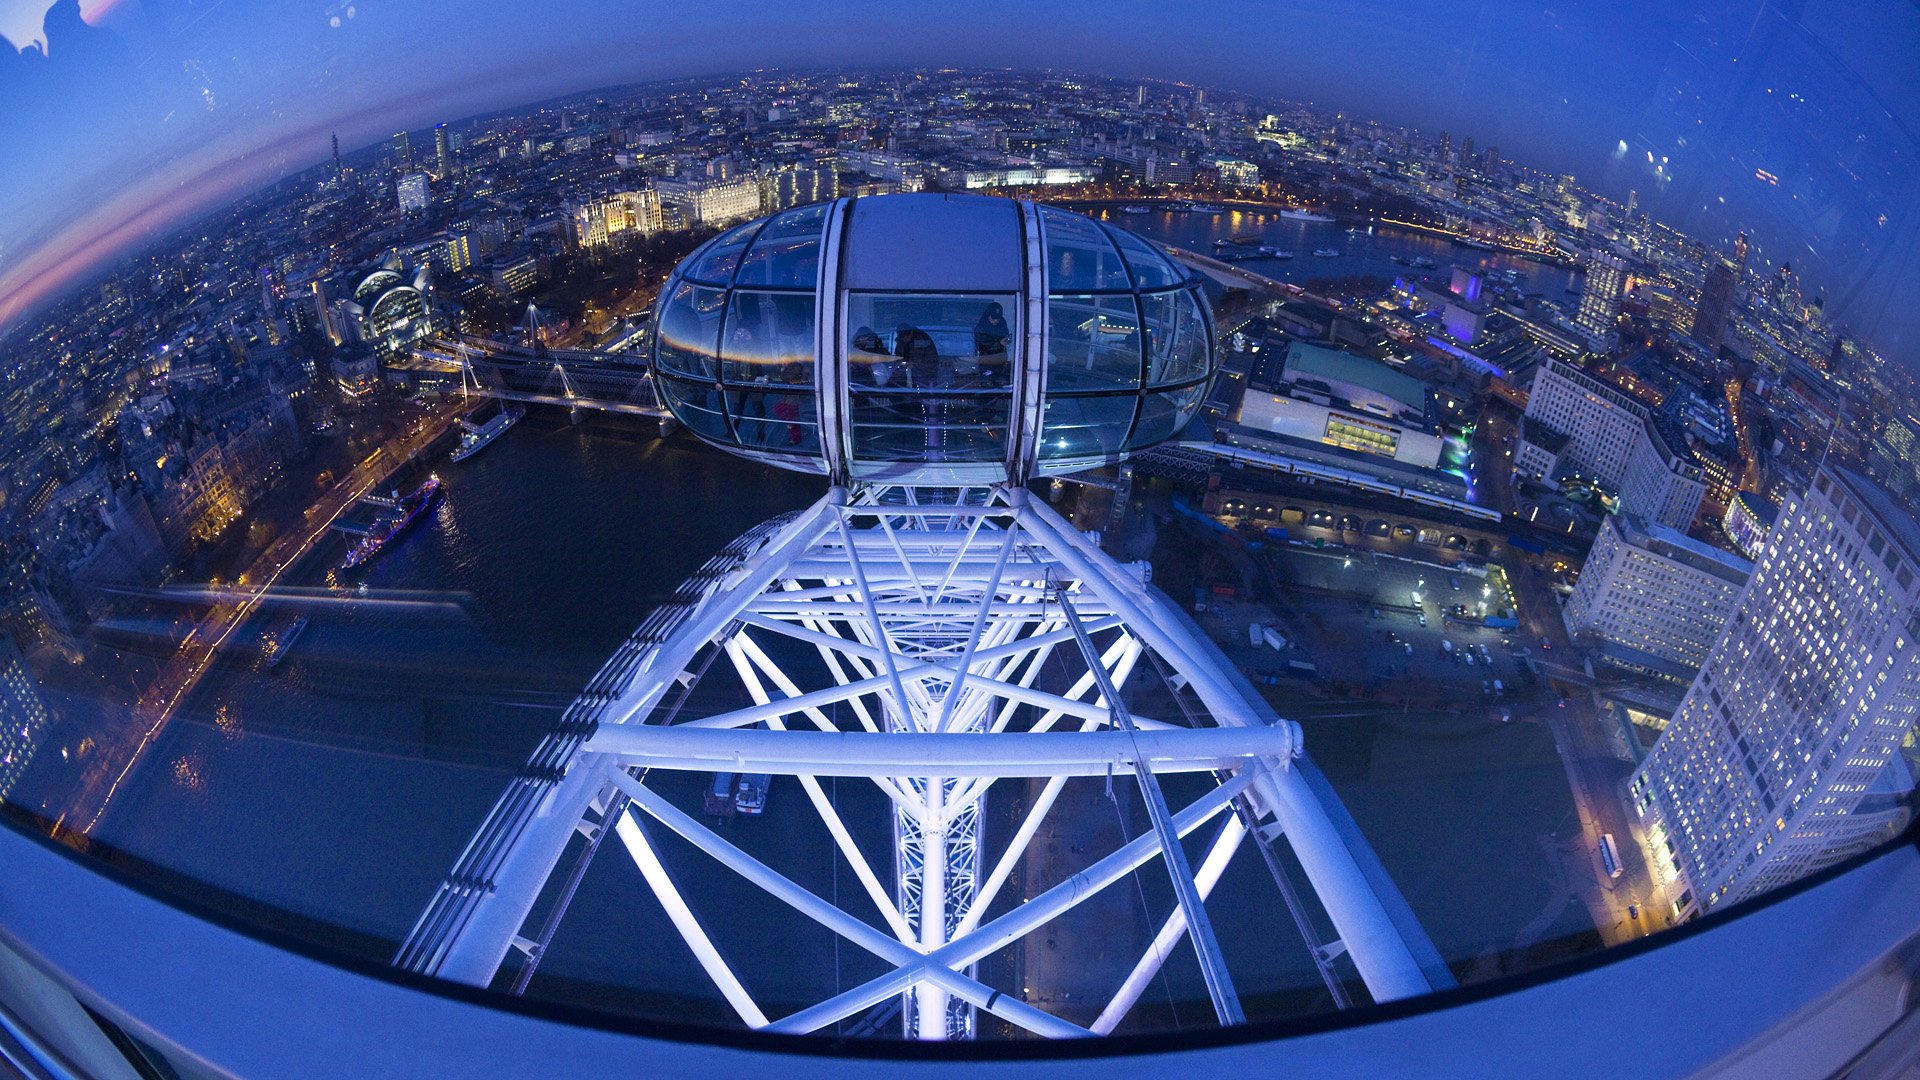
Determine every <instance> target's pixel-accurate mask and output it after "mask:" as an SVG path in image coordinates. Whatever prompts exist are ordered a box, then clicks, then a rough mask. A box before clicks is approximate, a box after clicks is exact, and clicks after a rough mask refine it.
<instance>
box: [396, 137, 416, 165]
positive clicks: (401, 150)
mask: <svg viewBox="0 0 1920 1080" xmlns="http://www.w3.org/2000/svg"><path fill="white" fill-rule="evenodd" d="M393 160H394V164H395V165H396V166H397V167H398V168H399V169H400V171H401V172H409V171H411V170H412V169H413V144H412V143H411V142H410V141H409V140H408V139H407V133H406V132H404V131H396V132H394V133H393Z"/></svg>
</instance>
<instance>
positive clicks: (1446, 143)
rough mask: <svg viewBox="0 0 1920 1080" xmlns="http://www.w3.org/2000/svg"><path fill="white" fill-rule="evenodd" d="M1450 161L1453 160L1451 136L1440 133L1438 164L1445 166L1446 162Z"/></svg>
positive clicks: (1447, 133)
mask: <svg viewBox="0 0 1920 1080" xmlns="http://www.w3.org/2000/svg"><path fill="white" fill-rule="evenodd" d="M1452 160H1453V135H1452V134H1451V133H1449V132H1445V131H1443V132H1441V133H1440V164H1442V165H1445V164H1446V163H1447V162H1449V161H1452Z"/></svg>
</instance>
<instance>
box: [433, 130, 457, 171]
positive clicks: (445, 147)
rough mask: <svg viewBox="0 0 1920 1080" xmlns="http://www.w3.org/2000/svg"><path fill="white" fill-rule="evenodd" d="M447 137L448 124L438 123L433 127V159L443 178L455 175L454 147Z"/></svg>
mask: <svg viewBox="0 0 1920 1080" xmlns="http://www.w3.org/2000/svg"><path fill="white" fill-rule="evenodd" d="M447 139H448V136H447V125H445V124H438V125H436V126H435V127H434V129H433V160H434V167H435V168H437V169H439V170H440V179H441V180H447V179H450V178H451V177H452V176H453V147H452V146H451V145H449V144H448V141H447Z"/></svg>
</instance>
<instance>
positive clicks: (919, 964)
mask: <svg viewBox="0 0 1920 1080" xmlns="http://www.w3.org/2000/svg"><path fill="white" fill-rule="evenodd" d="M607 778H608V780H609V781H610V782H611V783H613V784H614V785H616V786H617V787H619V788H620V790H621V791H624V792H626V795H627V798H629V799H631V800H633V803H634V805H635V806H636V807H638V808H640V809H642V810H645V811H646V812H647V813H648V814H649V815H651V816H652V817H653V818H654V819H655V820H657V821H659V822H660V823H661V824H662V825H665V826H666V827H667V828H669V829H672V830H673V831H674V832H676V833H678V834H680V836H681V837H682V838H684V839H686V840H687V841H688V842H689V843H692V844H693V845H694V846H695V847H698V848H699V849H700V850H702V851H704V852H706V853H707V854H708V855H711V856H713V857H714V858H715V859H716V860H718V861H719V862H720V863H721V864H722V865H724V866H726V867H727V868H728V869H730V870H732V871H733V872H735V873H737V874H739V875H741V876H742V877H745V878H746V879H747V880H749V881H752V882H753V883H754V884H755V885H758V886H759V887H760V888H762V889H764V890H766V891H767V892H768V893H770V894H772V895H773V896H774V897H776V898H778V899H779V900H781V901H782V902H784V903H786V904H787V905H788V906H790V907H792V908H793V909H794V910H796V911H798V912H800V913H801V914H803V915H805V916H807V917H808V918H810V919H812V920H814V921H815V922H817V923H819V924H820V925H822V926H824V927H826V928H828V929H829V930H832V931H833V932H834V933H836V934H839V935H840V936H841V937H844V938H846V939H847V940H848V941H851V942H853V943H854V944H855V945H858V946H860V947H861V948H863V949H866V950H867V951H868V952H871V953H873V954H874V955H875V956H878V957H880V958H881V959H883V960H885V961H887V962H888V963H891V964H896V965H910V966H911V967H912V968H913V971H914V980H913V981H914V982H916V983H917V982H919V981H920V980H922V979H928V980H932V981H934V982H937V983H939V984H940V985H941V986H942V987H943V988H944V989H946V990H947V992H948V993H952V994H956V995H958V996H960V997H962V998H965V999H966V1000H967V1001H968V1002H970V1003H971V1004H973V1005H974V1006H976V1007H978V1008H982V1009H986V1010H987V1011H988V1012H991V1013H993V1014H994V1015H995V1016H999V1017H1001V1018H1003V1019H1005V1020H1008V1021H1011V1022H1013V1023H1015V1024H1018V1025H1020V1026H1021V1027H1024V1028H1026V1029H1027V1030H1029V1031H1032V1032H1033V1033H1035V1034H1037V1035H1047V1036H1051V1037H1053V1038H1075V1037H1078V1036H1083V1035H1086V1034H1087V1029H1086V1028H1083V1027H1080V1026H1078V1025H1075V1024H1070V1023H1068V1022H1066V1021H1065V1020H1062V1019H1060V1018H1059V1017H1057V1016H1054V1015H1052V1014H1051V1013H1047V1012H1042V1011H1041V1010H1039V1009H1036V1008H1034V1007H1033V1006H1031V1005H1028V1004H1027V1003H1026V1002H1024V1001H1020V1000H1018V999H1016V998H1011V997H1008V996H1007V995H1005V994H1002V993H1000V992H999V991H997V990H993V989H991V988H989V987H986V986H983V985H981V984H980V983H979V982H978V981H976V980H974V979H970V978H968V977H967V976H965V975H962V974H960V972H959V971H958V970H956V969H954V968H951V967H945V966H941V965H937V964H928V963H927V962H926V959H925V958H924V957H923V956H922V955H921V954H920V953H917V952H915V951H914V950H913V949H912V948H910V947H909V946H906V945H902V944H901V943H900V942H898V941H895V940H894V939H893V938H891V937H888V936H887V935H885V934H883V933H881V932H880V931H878V930H875V929H874V928H873V927H871V926H868V925H867V924H866V923H864V922H861V921H860V920H859V919H856V918H854V917H853V916H851V915H848V914H847V913H846V912H844V911H841V910H840V909H839V908H837V907H834V906H833V905H832V904H829V903H827V902H826V901H825V900H822V899H820V898H819V897H817V896H815V895H813V894H812V893H810V892H808V891H807V890H805V889H803V888H801V887H800V886H798V885H796V884H794V883H793V882H792V881H791V880H789V879H788V878H786V877H785V876H783V875H781V874H779V873H777V872H776V871H774V870H773V869H771V868H770V867H768V866H767V865H766V864H765V863H762V862H761V861H760V860H758V859H755V858H754V857H753V856H751V855H748V854H747V853H746V852H744V851H741V850H740V849H739V848H737V847H735V846H733V845H732V844H730V843H728V842H727V841H725V840H723V839H721V838H720V837H719V836H717V835H715V834H714V832H713V830H711V829H709V828H707V827H706V826H704V825H702V824H700V823H699V822H697V821H695V820H694V819H693V818H691V817H689V816H687V815H686V814H685V813H683V812H682V811H681V810H680V809H679V808H678V807H676V806H674V805H673V804H672V803H670V802H668V801H667V800H665V799H663V798H661V797H660V796H659V795H657V794H655V793H654V792H653V791H651V790H649V789H648V788H647V787H646V785H644V784H641V783H640V782H639V781H637V780H635V779H634V778H633V777H631V776H628V775H627V774H626V773H625V772H624V771H621V770H618V769H616V770H613V771H612V772H611V773H610V774H608V777H607ZM771 1026H772V1025H769V1027H771Z"/></svg>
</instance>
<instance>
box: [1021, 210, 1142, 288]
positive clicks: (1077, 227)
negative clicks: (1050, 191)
mask: <svg viewBox="0 0 1920 1080" xmlns="http://www.w3.org/2000/svg"><path fill="white" fill-rule="evenodd" d="M1040 217H1041V220H1042V221H1043V222H1045V225H1046V237H1047V275H1048V279H1049V280H1050V282H1051V284H1050V286H1049V287H1050V288H1052V289H1054V290H1057V291H1063V292H1081V291H1086V290H1101V289H1125V288H1128V287H1129V286H1130V285H1131V282H1130V281H1129V279H1128V277H1127V267H1126V264H1125V263H1124V262H1122V261H1121V259H1120V254H1119V252H1117V251H1115V250H1114V247H1113V243H1112V241H1110V240H1108V239H1107V233H1106V230H1105V229H1102V228H1101V227H1100V226H1099V225H1097V224H1095V223H1094V222H1093V221H1092V220H1090V219H1088V218H1084V217H1081V216H1079V215H1078V214H1062V213H1059V212H1057V211H1053V210H1049V209H1047V208H1045V207H1042V208H1041V210H1040Z"/></svg>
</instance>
